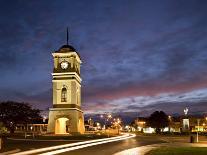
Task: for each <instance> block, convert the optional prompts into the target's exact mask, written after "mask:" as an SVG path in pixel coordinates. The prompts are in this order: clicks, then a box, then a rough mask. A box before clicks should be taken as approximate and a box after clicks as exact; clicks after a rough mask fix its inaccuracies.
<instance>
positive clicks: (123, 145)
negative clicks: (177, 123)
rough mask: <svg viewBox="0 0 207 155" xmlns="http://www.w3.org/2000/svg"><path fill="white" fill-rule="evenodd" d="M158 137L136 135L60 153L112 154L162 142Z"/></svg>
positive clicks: (65, 154) (66, 154)
mask: <svg viewBox="0 0 207 155" xmlns="http://www.w3.org/2000/svg"><path fill="white" fill-rule="evenodd" d="M163 142H164V141H163V140H161V139H160V138H159V137H155V136H153V137H151V136H137V137H135V138H130V139H126V140H122V141H118V142H111V143H106V144H100V145H96V146H91V147H87V148H83V149H78V150H75V151H70V152H65V153H61V154H60V155H83V154H84V155H112V154H114V153H117V152H120V151H123V150H126V149H130V148H134V147H138V146H144V145H150V144H158V143H163Z"/></svg>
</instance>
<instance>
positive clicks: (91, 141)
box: [12, 134, 128, 155]
mask: <svg viewBox="0 0 207 155" xmlns="http://www.w3.org/2000/svg"><path fill="white" fill-rule="evenodd" d="M124 137H128V134H125V135H122V136H118V137H112V138H103V139H96V140H89V141H84V142H77V143H71V144H64V145H57V146H51V147H46V148H41V149H36V150H30V151H24V152H19V153H15V154H12V155H29V154H34V153H39V152H46V151H52V150H56V149H62V148H66V147H72V146H77V145H83V144H88V143H94V142H100V141H105V140H113V139H119V138H124Z"/></svg>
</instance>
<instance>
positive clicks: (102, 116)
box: [100, 113, 112, 133]
mask: <svg viewBox="0 0 207 155" xmlns="http://www.w3.org/2000/svg"><path fill="white" fill-rule="evenodd" d="M100 117H101V118H104V129H105V133H106V121H108V120H109V119H111V118H112V115H111V114H106V113H105V114H104V115H103V114H102V115H101V116H100Z"/></svg>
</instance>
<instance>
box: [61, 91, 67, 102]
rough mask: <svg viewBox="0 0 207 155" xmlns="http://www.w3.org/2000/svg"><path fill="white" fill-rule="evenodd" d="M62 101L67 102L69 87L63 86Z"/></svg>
mask: <svg viewBox="0 0 207 155" xmlns="http://www.w3.org/2000/svg"><path fill="white" fill-rule="evenodd" d="M61 102H67V89H66V88H62V92H61Z"/></svg>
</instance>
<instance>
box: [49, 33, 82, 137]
mask: <svg viewBox="0 0 207 155" xmlns="http://www.w3.org/2000/svg"><path fill="white" fill-rule="evenodd" d="M67 36H68V35H67ZM67 38H68V37H67ZM52 55H53V60H54V68H53V73H52V77H53V80H52V84H53V108H50V111H49V122H48V128H47V132H48V133H52V134H82V133H84V131H85V128H84V117H83V111H82V110H81V77H80V64H81V63H82V61H81V58H80V56H79V54H78V52H77V51H76V50H75V48H73V47H72V46H71V45H69V44H68V41H67V44H66V45H63V46H62V47H61V48H60V49H59V50H57V51H55V52H54V53H52Z"/></svg>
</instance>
